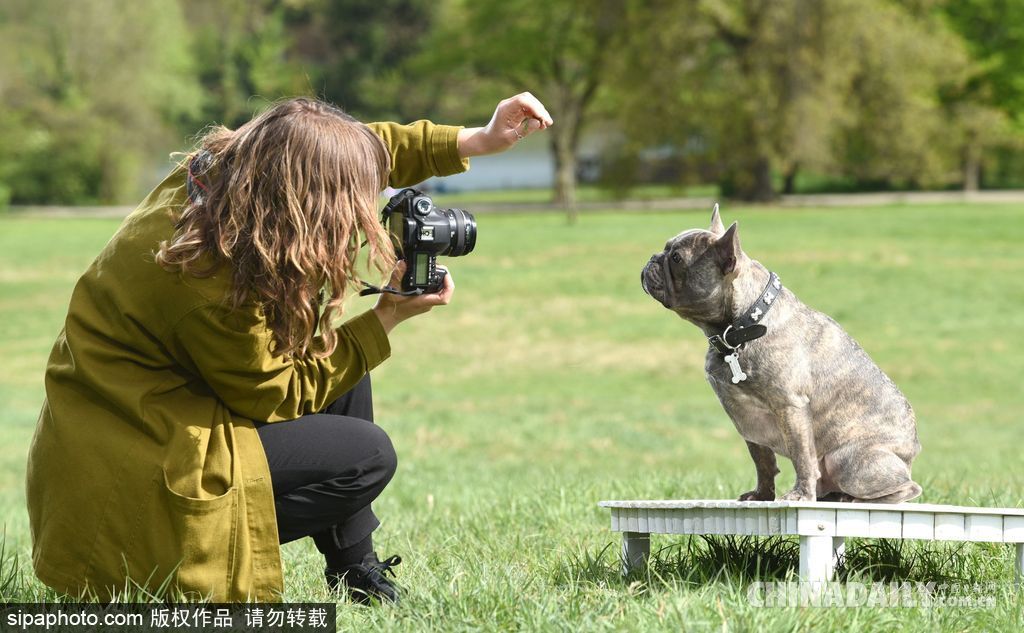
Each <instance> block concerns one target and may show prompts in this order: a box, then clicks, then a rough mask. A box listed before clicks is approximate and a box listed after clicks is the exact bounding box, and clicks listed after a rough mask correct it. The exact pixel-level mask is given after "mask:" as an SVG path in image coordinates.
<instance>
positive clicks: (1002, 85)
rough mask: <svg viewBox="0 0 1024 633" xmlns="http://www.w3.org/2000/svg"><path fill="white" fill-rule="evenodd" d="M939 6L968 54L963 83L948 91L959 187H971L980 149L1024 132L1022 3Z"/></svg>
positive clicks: (998, 0)
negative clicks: (959, 159)
mask: <svg viewBox="0 0 1024 633" xmlns="http://www.w3.org/2000/svg"><path fill="white" fill-rule="evenodd" d="M943 10H944V12H945V14H946V16H947V17H948V20H949V24H950V25H951V26H952V28H953V29H955V30H956V31H957V32H958V33H959V34H960V35H961V36H963V38H964V39H965V40H966V43H967V48H968V50H969V51H970V53H971V57H972V60H973V63H972V64H971V67H970V69H969V71H968V73H967V76H966V77H965V80H964V81H963V83H962V85H961V86H959V89H958V90H956V91H955V92H954V93H953V94H950V95H948V99H949V102H950V105H951V108H953V109H954V111H955V112H956V115H957V119H958V120H959V122H960V131H961V147H962V155H963V187H964V189H966V190H968V191H971V190H975V189H978V188H979V186H980V185H981V168H982V162H983V157H984V154H985V150H986V149H988V148H990V147H993V146H998V145H1007V144H1011V143H1014V144H1020V142H1021V138H1022V136H1024V79H1022V78H1021V77H1022V76H1021V68H1024V3H1021V2H1019V1H1017V0H955V1H953V0H949V1H947V2H945V3H944V6H943Z"/></svg>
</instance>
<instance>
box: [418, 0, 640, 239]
mask: <svg viewBox="0 0 1024 633" xmlns="http://www.w3.org/2000/svg"><path fill="white" fill-rule="evenodd" d="M627 7H628V3H627V2H626V0H563V1H560V2H540V3H538V2H532V1H530V0H504V1H501V2H474V1H467V2H461V3H458V4H455V5H453V6H452V7H451V9H450V12H449V14H447V15H446V19H445V21H444V22H443V23H442V24H443V26H442V27H441V28H439V29H438V30H437V31H436V32H435V34H434V36H433V38H432V44H431V45H430V47H429V52H428V53H427V55H428V56H429V57H430V60H431V62H432V68H434V69H436V70H437V71H441V70H443V69H448V71H449V72H451V71H452V70H454V72H459V71H466V70H468V71H470V73H471V76H472V77H473V78H474V79H473V81H474V85H473V87H472V88H470V89H471V90H475V92H476V94H477V95H479V94H480V93H481V92H483V93H489V96H490V97H491V99H488V101H491V103H492V107H493V100H495V99H497V98H498V97H504V96H508V93H509V92H510V88H511V89H512V91H515V90H530V91H532V92H534V93H535V94H536V95H537V96H538V98H540V100H541V101H542V102H544V104H545V106H546V107H547V108H548V110H549V111H550V112H551V115H552V117H553V118H554V120H555V125H554V126H553V127H552V128H551V130H549V131H548V132H547V134H548V135H549V136H548V138H549V139H550V140H549V142H550V150H551V154H552V157H553V159H554V164H555V202H556V203H557V204H559V205H561V206H563V207H564V208H566V209H567V210H568V212H569V218H570V221H573V220H574V219H575V206H576V170H577V154H578V151H579V144H580V138H581V134H582V132H583V129H584V128H585V125H586V123H587V121H588V118H589V117H590V115H591V114H592V113H593V109H594V105H595V103H596V102H597V100H598V98H599V97H600V95H601V92H602V91H603V90H605V89H606V88H608V87H609V86H610V85H611V84H612V83H613V82H614V81H615V79H616V76H615V74H614V73H613V72H612V70H613V68H614V58H615V55H616V54H617V53H616V51H617V49H618V48H619V47H620V46H621V45H622V42H623V40H624V38H625V37H626V36H627V35H628V34H629V33H630V21H629V20H628V14H627V11H626V9H627ZM496 86H500V88H498V89H497V90H496V89H495V87H496Z"/></svg>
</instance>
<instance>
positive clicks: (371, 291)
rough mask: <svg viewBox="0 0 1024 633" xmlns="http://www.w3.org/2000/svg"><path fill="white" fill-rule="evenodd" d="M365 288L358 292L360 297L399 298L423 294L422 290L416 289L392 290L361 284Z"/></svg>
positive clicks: (389, 287)
mask: <svg viewBox="0 0 1024 633" xmlns="http://www.w3.org/2000/svg"><path fill="white" fill-rule="evenodd" d="M362 284H363V285H364V286H366V287H365V288H363V289H362V290H360V291H359V296H360V297H367V296H369V295H382V294H385V293H386V294H389V295H398V296H399V297H416V296H419V295H421V294H423V288H416V289H414V290H399V289H398V288H392V287H391V286H374V285H373V284H371V283H367V282H365V281H364V282H362Z"/></svg>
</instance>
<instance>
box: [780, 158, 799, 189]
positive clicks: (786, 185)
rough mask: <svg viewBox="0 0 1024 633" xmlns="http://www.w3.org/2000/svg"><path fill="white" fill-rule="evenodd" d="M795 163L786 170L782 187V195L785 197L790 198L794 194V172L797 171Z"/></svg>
mask: <svg viewBox="0 0 1024 633" xmlns="http://www.w3.org/2000/svg"><path fill="white" fill-rule="evenodd" d="M798 169H799V168H798V166H797V164H796V163H793V165H792V166H791V167H790V168H789V169H787V170H786V176H785V180H784V182H783V185H782V193H784V194H786V195H787V196H791V195H793V194H794V193H796V172H797V171H798Z"/></svg>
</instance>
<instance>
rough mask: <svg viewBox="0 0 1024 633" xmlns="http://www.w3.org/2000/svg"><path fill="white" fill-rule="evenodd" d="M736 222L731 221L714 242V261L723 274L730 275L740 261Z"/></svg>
mask: <svg viewBox="0 0 1024 633" xmlns="http://www.w3.org/2000/svg"><path fill="white" fill-rule="evenodd" d="M738 226H739V225H738V223H736V222H733V223H732V226H730V227H729V230H728V231H726V232H725V234H724V235H722V237H720V238H718V240H717V241H716V242H715V243H714V245H713V246H712V248H713V249H714V251H715V261H716V262H718V268H719V270H721V271H722V274H723V275H730V274H732V273H733V272H734V271H735V270H736V266H737V264H738V263H739V261H740V235H739V232H738V230H739V229H738Z"/></svg>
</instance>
